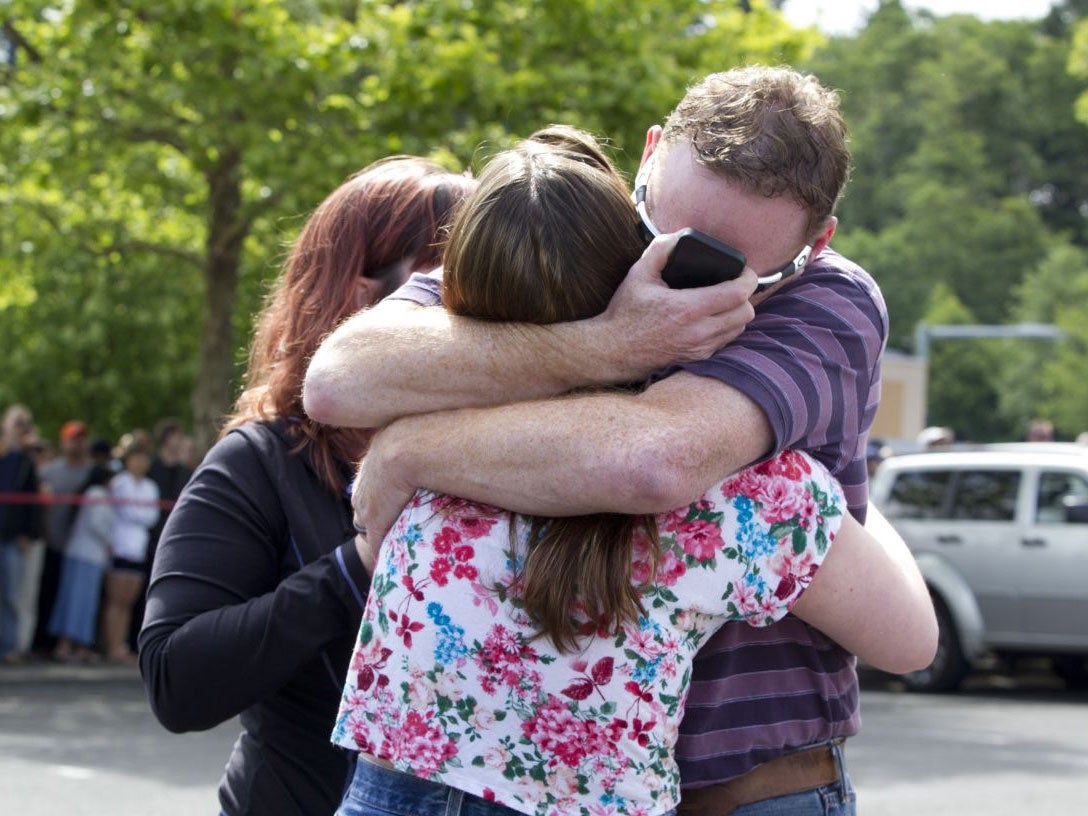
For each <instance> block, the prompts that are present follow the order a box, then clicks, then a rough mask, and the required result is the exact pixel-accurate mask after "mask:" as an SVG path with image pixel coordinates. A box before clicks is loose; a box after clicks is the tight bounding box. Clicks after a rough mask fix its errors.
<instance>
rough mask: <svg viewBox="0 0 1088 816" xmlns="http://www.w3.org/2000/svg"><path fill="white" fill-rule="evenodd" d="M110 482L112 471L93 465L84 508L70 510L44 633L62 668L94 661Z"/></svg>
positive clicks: (83, 491)
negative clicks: (49, 637) (53, 641)
mask: <svg viewBox="0 0 1088 816" xmlns="http://www.w3.org/2000/svg"><path fill="white" fill-rule="evenodd" d="M112 478H113V471H112V470H110V469H109V468H107V467H103V466H102V465H95V466H94V467H93V468H91V472H90V474H89V475H88V477H87V481H86V482H84V484H83V486H82V487H81V488H80V490H79V495H80V496H82V497H83V499H84V501H83V503H82V504H79V505H75V506H73V508H72V513H73V515H74V516H75V521H73V522H72V528H71V533H70V534H69V537H68V546H67V548H66V549H65V552H64V561H63V563H62V566H61V573H60V587H59V589H58V590H57V600H56V603H55V604H54V605H53V612H52V614H51V615H50V618H49V634H50V635H52V636H53V637H55V638H56V639H57V645H56V648H54V650H53V657H54V659H56V660H59V661H60V662H62V663H89V662H91V661H92V660H93V659H94V652H93V651H92V647H93V646H94V641H95V623H96V622H97V621H98V605H99V600H100V597H101V594H102V579H103V576H104V575H105V573H106V567H107V566H108V565H109V563H110V551H111V548H112V544H113V525H114V508H113V505H111V504H110V502H109V498H110V489H109V484H110V480H111V479H112Z"/></svg>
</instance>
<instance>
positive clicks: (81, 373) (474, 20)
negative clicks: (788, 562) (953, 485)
mask: <svg viewBox="0 0 1088 816" xmlns="http://www.w3.org/2000/svg"><path fill="white" fill-rule="evenodd" d="M776 5H777V4H776V3H773V2H761V0H750V2H739V1H738V0H654V1H653V2H650V1H649V0H539V1H538V2H534V3H526V2H524V0H417V1H415V2H411V1H409V2H386V3H381V2H350V1H349V0H126V2H122V3H108V4H107V3H94V2H86V1H85V2H80V1H79V0H56V1H55V2H52V3H48V4H46V5H44V6H43V4H42V3H41V2H40V0H39V2H23V0H0V21H4V22H3V25H4V33H5V37H6V39H7V42H8V43H9V47H8V54H9V56H10V55H12V54H13V56H14V61H13V62H14V64H10V60H9V64H4V65H0V347H2V348H4V349H6V354H5V355H4V364H3V366H2V369H0V370H2V371H3V376H2V377H0V405H4V404H6V403H9V402H13V401H22V402H25V403H27V404H29V405H30V406H31V407H32V408H33V409H34V411H35V413H36V415H37V418H38V421H39V424H40V425H41V428H42V431H43V433H45V434H47V435H50V436H52V435H53V434H55V432H56V430H57V428H58V427H59V425H60V424H61V423H62V422H63V421H64V420H65V419H68V418H70V417H80V418H83V419H85V420H86V421H88V422H89V423H91V425H92V426H93V428H94V430H95V431H96V432H98V433H101V434H103V435H106V436H110V437H116V436H117V435H118V434H120V433H122V432H124V431H126V430H129V429H131V428H132V427H135V426H144V427H147V426H150V425H152V424H154V422H155V421H156V420H157V419H159V418H161V417H163V416H175V415H176V416H182V417H183V418H185V419H186V420H188V421H190V422H191V423H192V424H193V426H194V428H195V430H196V431H197V433H198V439H199V441H200V443H201V444H202V445H206V444H207V443H208V442H209V441H210V440H211V439H212V438H213V437H214V433H215V429H216V426H217V423H218V421H219V419H220V417H221V416H222V415H223V414H224V413H225V412H226V411H227V410H228V408H229V405H230V403H231V402H232V400H233V397H234V395H235V393H236V389H237V387H238V381H239V374H240V371H241V367H242V366H243V365H244V360H245V349H246V346H247V343H248V336H249V331H250V327H251V323H252V318H253V316H254V314H255V313H256V312H257V311H258V310H259V308H260V306H261V301H262V297H263V296H264V293H265V291H266V288H267V285H268V283H269V281H270V280H271V279H272V278H273V277H274V276H275V274H276V272H277V270H278V266H279V264H280V263H281V261H282V259H283V257H284V252H285V247H286V245H287V244H289V242H290V241H291V240H292V238H293V237H294V235H295V234H296V231H297V230H298V228H299V227H300V226H301V224H302V222H303V220H304V219H305V217H306V215H307V213H308V212H309V211H310V210H311V209H312V208H313V207H314V206H315V205H316V204H317V203H318V202H319V201H320V200H321V199H322V198H323V197H324V196H325V195H326V194H327V193H328V192H329V191H331V190H332V189H333V188H334V187H335V186H336V185H337V184H339V183H340V182H341V181H342V180H343V179H344V178H345V177H346V176H348V175H349V174H350V173H352V172H353V171H355V170H357V169H359V168H360V167H363V166H365V165H366V164H367V163H369V162H371V161H373V160H375V159H377V158H380V157H382V156H384V155H387V154H389V153H402V152H403V153H417V154H422V155H430V156H432V157H434V158H437V159H438V160H440V161H442V162H443V163H444V164H446V165H448V166H449V167H451V168H455V169H460V168H464V167H473V168H478V167H479V165H480V164H481V163H482V162H483V161H484V160H486V157H487V156H488V155H490V154H491V153H493V152H494V151H496V150H498V149H501V148H503V147H505V146H507V145H508V144H510V143H511V142H512V141H513V140H515V139H516V138H519V137H522V136H524V135H526V134H528V133H529V132H531V131H533V130H535V129H536V128H538V127H540V126H541V125H543V124H547V123H549V122H565V123H570V124H574V125H578V126H580V127H583V128H587V129H589V130H592V131H594V132H596V133H598V134H599V135H602V136H605V137H607V138H608V139H609V140H610V142H611V144H612V145H613V146H614V149H615V156H616V159H617V161H618V162H619V163H620V165H621V166H622V167H623V168H624V169H625V170H626V171H628V172H633V171H634V169H635V167H636V165H637V161H638V158H639V155H640V152H641V147H642V140H643V137H644V134H645V129H646V127H647V126H649V125H650V124H653V123H656V122H660V121H661V120H662V119H663V117H664V116H665V115H666V114H667V113H668V111H669V110H670V109H671V108H672V106H673V105H674V104H675V103H676V101H678V99H679V98H680V97H681V96H682V94H683V91H684V88H685V86H686V85H687V84H689V83H690V82H691V81H692V80H694V79H696V78H698V77H700V76H701V75H703V74H706V73H708V72H711V71H715V70H723V69H726V68H729V67H731V66H734V65H740V64H744V63H749V62H760V63H765V64H777V63H789V64H793V65H795V66H797V67H799V68H802V69H804V70H810V71H812V72H814V73H816V74H817V75H818V76H819V77H820V78H821V79H822V80H823V81H824V82H825V83H826V84H828V85H830V86H832V87H835V88H838V89H839V90H840V93H841V97H842V103H843V110H844V113H845V116H846V119H847V121H848V123H849V125H850V128H851V134H852V137H851V146H852V150H853V153H854V171H853V177H852V180H851V182H850V185H849V187H848V189H847V195H846V196H845V198H844V200H843V202H842V204H841V206H840V209H839V217H840V228H839V232H838V233H837V235H836V239H835V245H836V247H837V248H838V249H839V250H840V251H842V252H844V253H846V254H848V255H850V256H852V257H854V258H855V259H856V260H857V261H859V262H860V263H861V264H862V265H864V266H865V267H866V268H868V269H869V270H870V271H871V272H872V273H873V274H874V275H875V276H876V277H877V279H878V280H879V281H880V283H881V285H882V287H883V289H884V292H885V296H886V298H887V301H888V304H889V309H890V312H891V316H892V338H891V347H893V348H897V349H900V350H905V351H910V350H911V348H912V345H913V342H914V341H913V337H914V331H915V327H916V325H917V324H918V323H919V322H920V321H925V322H928V323H934V324H935V323H986V324H993V323H1011V322H1020V321H1032V322H1045V323H1054V324H1056V325H1059V326H1061V327H1062V328H1063V329H1065V331H1066V337H1065V339H1064V340H1062V341H1059V342H1057V343H1055V342H1051V341H1009V340H987V341H970V342H968V341H954V340H947V341H939V342H937V343H935V344H934V347H933V350H932V362H933V369H932V375H931V381H930V382H931V389H930V406H929V411H930V417H929V418H930V421H931V422H933V423H936V424H947V425H951V426H953V427H955V428H956V429H957V431H958V432H959V436H960V437H961V438H967V439H976V440H988V439H1000V438H1019V437H1021V436H1022V435H1023V430H1024V428H1025V427H1026V424H1027V421H1028V419H1029V418H1030V417H1032V416H1035V415H1045V416H1048V417H1050V418H1051V419H1052V420H1053V421H1054V422H1055V424H1056V426H1057V428H1058V433H1059V435H1061V436H1064V437H1071V436H1073V435H1075V434H1076V433H1078V432H1080V431H1082V430H1085V429H1086V428H1088V354H1086V345H1085V344H1086V342H1088V328H1086V323H1085V321H1084V319H1083V315H1085V314H1086V313H1088V257H1086V250H1088V150H1086V149H1085V147H1086V144H1088V138H1086V137H1088V125H1086V123H1088V101H1085V100H1088V96H1086V90H1088V21H1086V18H1088V0H1076V1H1072V2H1062V3H1058V4H1056V5H1055V7H1054V9H1053V10H1052V12H1051V13H1050V14H1049V15H1048V16H1047V17H1046V18H1045V19H1042V20H1036V21H1022V22H980V21H979V20H977V19H975V18H973V17H969V16H951V17H943V18H935V17H933V16H932V15H929V14H927V13H914V12H907V11H906V10H904V9H903V8H902V6H901V5H900V4H899V2H897V0H891V1H889V0H885V2H883V3H882V4H881V5H880V7H879V8H878V9H877V10H876V11H875V12H874V13H873V15H872V16H871V17H870V19H869V21H868V23H867V25H866V26H865V27H864V28H863V29H862V30H861V31H860V32H859V33H858V34H857V35H852V36H845V37H833V38H830V39H829V38H825V37H824V36H822V35H821V34H820V33H818V32H817V31H815V30H814V29H806V30H798V29H795V28H792V27H791V26H790V25H788V24H787V23H786V22H785V21H784V19H783V18H782V16H781V15H780V14H779V13H778V11H777V10H776Z"/></svg>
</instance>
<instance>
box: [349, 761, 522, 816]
mask: <svg viewBox="0 0 1088 816" xmlns="http://www.w3.org/2000/svg"><path fill="white" fill-rule="evenodd" d="M351 799H354V800H356V801H358V802H361V803H365V804H367V805H369V806H371V807H374V808H379V809H381V810H385V811H388V812H389V813H393V814H401V816H521V814H520V813H519V811H516V810H513V809H511V808H508V807H506V806H504V805H500V804H497V803H496V802H488V801H487V800H485V799H481V798H480V797H478V796H473V795H472V794H469V793H465V792H464V791H461V790H458V789H457V788H452V787H450V786H449V785H445V784H443V783H441V782H431V781H430V780H427V779H421V778H420V777H418V776H412V775H411V774H407V773H402V772H400V771H395V770H392V769H390V768H383V767H382V766H381V765H377V764H375V763H373V762H370V761H368V760H366V759H365V758H363V757H360V759H359V761H358V762H357V763H356V765H355V778H354V779H353V780H352V783H351V787H350V788H349V789H348V794H347V797H346V799H345V804H347V802H348V801H349V800H351Z"/></svg>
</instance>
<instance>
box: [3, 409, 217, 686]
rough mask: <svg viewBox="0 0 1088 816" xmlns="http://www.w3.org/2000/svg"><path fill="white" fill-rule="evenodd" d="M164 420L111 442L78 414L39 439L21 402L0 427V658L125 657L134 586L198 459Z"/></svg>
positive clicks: (139, 597)
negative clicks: (50, 435) (52, 435)
mask: <svg viewBox="0 0 1088 816" xmlns="http://www.w3.org/2000/svg"><path fill="white" fill-rule="evenodd" d="M195 459H196V454H195V445H194V444H193V441H192V439H191V437H189V436H188V435H187V433H186V429H185V426H184V425H183V424H182V423H181V422H180V421H178V420H176V419H164V420H162V421H160V422H159V423H157V424H156V426H155V428H154V430H153V431H152V432H148V431H146V430H142V429H135V430H133V431H131V432H129V433H126V434H124V435H123V436H122V437H121V438H120V439H119V440H117V441H116V442H111V441H110V440H108V439H106V438H105V437H103V436H95V435H92V433H91V429H90V428H89V427H88V426H87V425H86V423H84V422H82V421H80V420H78V419H72V420H69V421H67V422H65V423H64V424H63V425H62V426H61V428H60V432H59V434H58V436H57V440H56V443H55V444H54V442H53V441H52V440H51V439H47V438H44V437H43V436H42V435H41V434H40V433H39V431H38V428H37V426H36V425H35V423H34V416H33V413H32V412H31V410H30V409H29V408H28V407H26V406H25V405H20V404H16V405H11V406H9V407H8V408H7V409H6V411H5V412H4V414H3V422H2V426H0V660H2V661H3V663H4V664H6V665H15V664H19V663H22V662H24V661H26V660H27V659H29V658H31V657H35V658H40V659H47V660H57V661H60V662H64V663H92V662H98V661H101V660H106V661H110V662H114V663H120V664H125V665H134V664H135V662H136V660H135V656H134V651H135V643H136V635H137V633H138V631H139V626H140V621H141V620H142V618H143V588H144V586H145V584H146V581H147V575H148V572H149V570H150V565H151V561H152V558H153V557H154V552H155V545H156V543H157V541H158V536H159V534H160V533H161V531H162V526H163V524H164V522H165V520H166V517H167V515H168V514H169V512H170V507H171V506H172V504H173V501H174V500H175V499H176V498H177V497H178V495H179V494H180V493H181V489H182V488H183V487H184V486H185V483H186V482H187V481H188V480H189V476H190V475H191V474H192V472H193V469H194V467H195V466H196V461H195Z"/></svg>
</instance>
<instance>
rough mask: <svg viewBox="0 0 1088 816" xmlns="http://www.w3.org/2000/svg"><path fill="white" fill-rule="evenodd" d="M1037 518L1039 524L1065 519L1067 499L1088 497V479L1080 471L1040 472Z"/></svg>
mask: <svg viewBox="0 0 1088 816" xmlns="http://www.w3.org/2000/svg"><path fill="white" fill-rule="evenodd" d="M1035 498H1036V502H1035V520H1036V521H1037V522H1038V523H1039V524H1061V523H1062V522H1064V521H1065V500H1066V499H1070V500H1073V501H1076V500H1078V499H1079V500H1081V501H1083V500H1085V499H1088V480H1085V478H1084V477H1083V476H1081V475H1080V474H1078V473H1068V472H1062V471H1045V472H1043V473H1040V474H1039V490H1038V492H1037V494H1036V497H1035Z"/></svg>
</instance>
